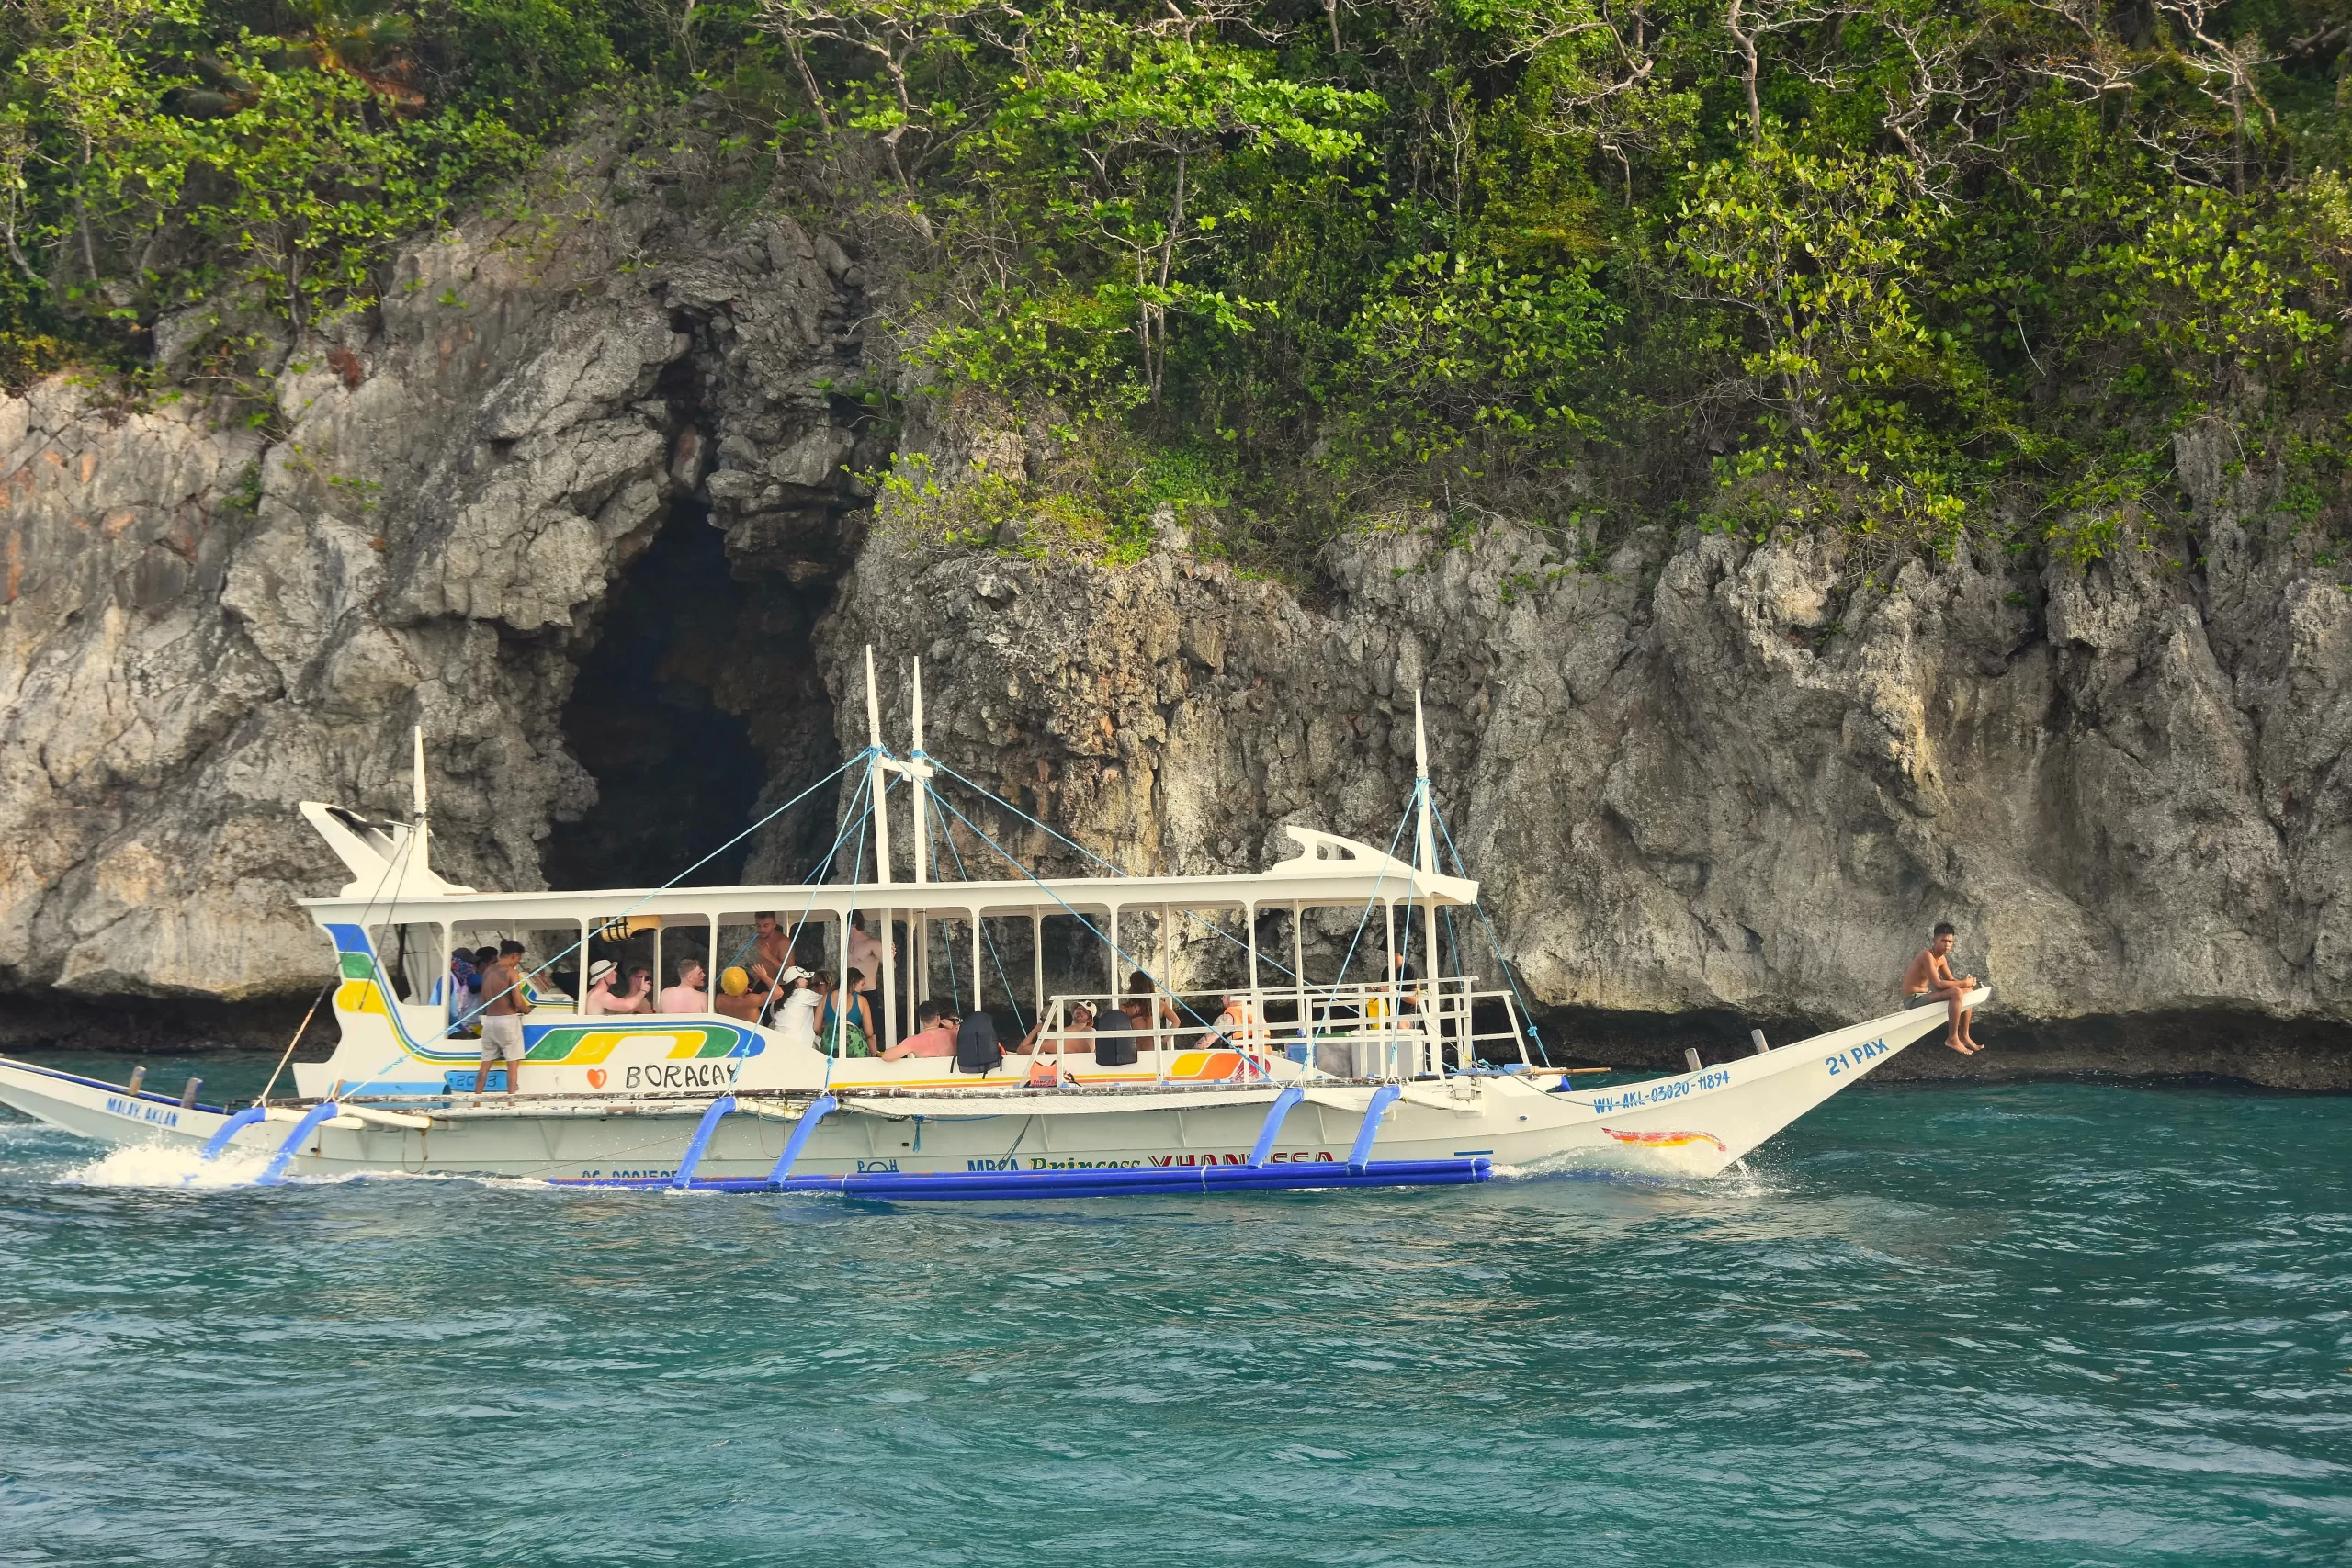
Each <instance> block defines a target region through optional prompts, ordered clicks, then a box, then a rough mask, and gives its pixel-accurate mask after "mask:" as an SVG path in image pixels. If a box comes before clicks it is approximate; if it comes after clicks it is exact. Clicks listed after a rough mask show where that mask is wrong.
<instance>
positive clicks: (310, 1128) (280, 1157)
mask: <svg viewBox="0 0 2352 1568" xmlns="http://www.w3.org/2000/svg"><path fill="white" fill-rule="evenodd" d="M341 1114H343V1107H342V1106H340V1105H337V1104H336V1103H335V1102H334V1100H321V1101H319V1102H318V1103H317V1104H316V1105H313V1106H312V1107H311V1109H310V1110H309V1111H306V1112H305V1113H304V1114H303V1117H302V1119H301V1120H300V1122H295V1123H294V1130H293V1131H292V1132H290V1133H288V1134H286V1141H285V1142H284V1143H282V1144H280V1145H277V1153H276V1154H274V1155H272V1156H269V1163H268V1164H267V1165H266V1166H264V1167H263V1168H262V1172H261V1174H260V1175H259V1176H257V1177H255V1178H254V1186H256V1187H275V1186H277V1184H278V1183H280V1182H282V1181H284V1180H285V1179H286V1167H287V1166H288V1164H289V1163H290V1162H291V1161H292V1160H293V1158H294V1151H295V1150H297V1149H299V1148H300V1147H301V1146H302V1141H303V1140H304V1139H305V1138H308V1137H309V1136H310V1135H311V1134H312V1133H313V1132H315V1131H317V1129H318V1125H319V1123H320V1122H324V1121H326V1120H328V1119H329V1118H331V1117H334V1116H340V1115H341Z"/></svg>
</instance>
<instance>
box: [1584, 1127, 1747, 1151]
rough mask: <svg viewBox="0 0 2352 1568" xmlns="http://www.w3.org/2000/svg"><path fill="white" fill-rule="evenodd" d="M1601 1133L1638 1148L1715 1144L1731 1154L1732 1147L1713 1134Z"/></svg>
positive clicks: (1612, 1129)
mask: <svg viewBox="0 0 2352 1568" xmlns="http://www.w3.org/2000/svg"><path fill="white" fill-rule="evenodd" d="M1601 1131H1602V1132H1604V1133H1606V1134H1609V1135H1610V1136H1611V1137H1612V1138H1614V1139H1616V1140H1617V1141H1618V1142H1619V1143H1621V1144H1632V1145H1634V1146H1635V1147H1636V1148H1644V1149H1679V1148H1683V1147H1686V1146H1687V1145H1691V1144H1713V1145H1715V1147H1716V1148H1718V1149H1721V1150H1722V1151H1723V1152H1724V1153H1725V1154H1729V1153H1731V1145H1729V1144H1726V1143H1724V1141H1723V1140H1722V1139H1721V1138H1718V1137H1716V1136H1715V1135H1714V1134H1713V1133H1621V1132H1619V1131H1618V1130H1617V1129H1616V1128H1614V1127H1603V1128H1602V1129H1601Z"/></svg>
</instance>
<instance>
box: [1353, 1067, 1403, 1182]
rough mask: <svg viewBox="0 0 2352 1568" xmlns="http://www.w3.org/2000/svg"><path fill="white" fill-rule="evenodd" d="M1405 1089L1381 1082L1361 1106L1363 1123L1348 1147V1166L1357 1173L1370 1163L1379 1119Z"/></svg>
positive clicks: (1377, 1134) (1378, 1128)
mask: <svg viewBox="0 0 2352 1568" xmlns="http://www.w3.org/2000/svg"><path fill="white" fill-rule="evenodd" d="M1404 1092H1405V1091H1404V1090H1403V1089H1399V1088H1397V1085H1395V1084H1393V1083H1385V1084H1382V1085H1381V1086H1380V1087H1379V1088H1378V1089H1374V1090H1373V1091H1372V1101H1371V1103H1370V1104H1368V1105H1366V1106H1365V1107H1364V1108H1363V1126H1361V1127H1359V1128H1357V1129H1356V1141H1355V1143H1354V1144H1353V1145H1351V1146H1350V1147H1349V1149H1348V1168H1349V1169H1350V1170H1352V1171H1356V1172H1358V1173H1362V1172H1363V1169H1364V1168H1366V1167H1367V1166H1369V1165H1371V1164H1372V1141H1373V1139H1374V1138H1376V1137H1378V1136H1379V1135H1380V1119H1381V1118H1382V1117H1383V1116H1385V1115H1387V1114H1388V1108H1389V1107H1390V1106H1391V1105H1394V1104H1395V1103H1397V1097H1398V1096H1400V1095H1402V1094H1403V1093H1404Z"/></svg>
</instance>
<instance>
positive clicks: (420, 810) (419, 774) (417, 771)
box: [409, 724, 433, 870]
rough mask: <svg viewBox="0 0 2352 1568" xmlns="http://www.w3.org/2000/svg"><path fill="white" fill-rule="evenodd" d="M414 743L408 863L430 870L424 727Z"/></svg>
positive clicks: (420, 727)
mask: <svg viewBox="0 0 2352 1568" xmlns="http://www.w3.org/2000/svg"><path fill="white" fill-rule="evenodd" d="M415 741H416V749H415V752H414V756H413V761H411V763H410V765H409V766H410V772H409V784H410V790H411V793H412V795H413V799H414V802H415V806H416V825H415V826H414V827H413V828H411V829H409V831H410V833H411V834H412V835H413V837H412V839H411V840H410V844H409V863H410V864H411V865H414V866H420V867H423V868H424V869H426V870H430V869H432V864H433V859H432V851H431V850H430V849H429V848H428V847H427V846H426V844H425V841H424V840H425V818H426V817H427V816H428V815H429V813H428V812H427V811H426V809H425V805H424V726H423V725H421V724H420V725H418V726H417V727H416V734H415Z"/></svg>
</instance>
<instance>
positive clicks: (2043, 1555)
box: [0, 1064, 2352, 1568]
mask: <svg viewBox="0 0 2352 1568" xmlns="http://www.w3.org/2000/svg"><path fill="white" fill-rule="evenodd" d="M198 1070H203V1071H205V1072H206V1076H207V1077H209V1078H212V1079H213V1080H214V1081H215V1082H216V1083H223V1082H227V1081H228V1080H229V1079H230V1078H231V1076H232V1071H233V1069H231V1068H229V1067H227V1066H225V1065H223V1064H212V1065H209V1066H205V1067H203V1068H200V1069H198ZM229 1087H234V1086H233V1083H232V1082H230V1083H229ZM2347 1133H2352V1101H2347V1100H2315V1099H2291V1098H2282V1097H2267V1096H2259V1095H2252V1094H2229V1093H2219V1092H2215V1091H2212V1090H2210V1089H2198V1090H2164V1091H2159V1090H2150V1089H2127V1088H2117V1087H2099V1086H2088V1085H2050V1086H2039V1087H2030V1088H2027V1087H2014V1086H2010V1087H2002V1088H1996V1089H1962V1088H1939V1089H1901V1090H1866V1091H1864V1092H1860V1093H1857V1094H1853V1095H1849V1096H1845V1097H1842V1098H1841V1099H1839V1100H1837V1101H1835V1102H1834V1103H1833V1104H1832V1105H1831V1106H1830V1107H1828V1108H1827V1109H1826V1111H1824V1112H1823V1113H1822V1114H1821V1115H1819V1116H1817V1117H1815V1118H1814V1119H1813V1120H1811V1121H1809V1122H1806V1123H1804V1125H1803V1126H1801V1127H1800V1128H1799V1129H1798V1130H1797V1132H1796V1133H1795V1134H1793V1135H1792V1136H1791V1137H1790V1138H1788V1139H1787V1140H1786V1141H1784V1142H1783V1143H1781V1144H1780V1145H1775V1146H1774V1147H1773V1148H1772V1149H1770V1150H1768V1151H1767V1152H1766V1154H1765V1155H1764V1156H1763V1157H1762V1158H1760V1159H1758V1160H1756V1161H1753V1162H1751V1163H1752V1165H1753V1166H1754V1167H1755V1172H1754V1175H1753V1176H1752V1177H1751V1178H1750V1179H1746V1180H1742V1181H1736V1182H1726V1183H1724V1184H1722V1185H1719V1186H1713V1187H1682V1186H1674V1185H1657V1186H1629V1185H1617V1184H1611V1183H1605V1182H1595V1181H1589V1180H1575V1179H1559V1178H1545V1177H1529V1178H1523V1179H1514V1180H1510V1181H1502V1182H1497V1183H1495V1184H1493V1185H1491V1186H1488V1187H1486V1188H1481V1189H1476V1190H1466V1189H1454V1190H1444V1191H1429V1192H1376V1191H1374V1192H1349V1193H1339V1194H1329V1195H1323V1196H1304V1195H1297V1194H1279V1193H1277V1194H1263V1195H1257V1196H1241V1197H1230V1198H1224V1199H1219V1200H1215V1201H1185V1200H1179V1199H1173V1198H1165V1199H1162V1198H1154V1199H1143V1200H1127V1201H1113V1200H1104V1201H1035V1202H1027V1203H1018V1204H1001V1205H989V1206H979V1207H964V1206H950V1207H944V1208H938V1209H925V1208H922V1207H920V1206H912V1205H910V1206H905V1207H898V1208H893V1207H891V1206H888V1205H884V1204H875V1203H857V1202H842V1201H837V1200H831V1199H821V1198H809V1197H790V1198H777V1199H766V1198H745V1199H740V1200H729V1201H703V1202H692V1203H679V1202H676V1201H669V1200H667V1199H664V1198H663V1197H662V1196H661V1195H659V1194H639V1193H612V1192H602V1193H598V1192H577V1191H564V1190H554V1189H548V1188H545V1187H538V1186H532V1185H528V1184H517V1183H481V1182H471V1181H445V1180H411V1179H401V1180H383V1181H367V1182H355V1183H344V1184H335V1185H324V1186H320V1185H296V1186H292V1187H288V1188H282V1189H277V1190H254V1189H250V1188H243V1189H235V1190H194V1189H186V1188H182V1187H180V1186H179V1185H178V1184H177V1182H176V1179H175V1174H176V1173H175V1172H174V1171H171V1170H166V1169H162V1168H155V1169H149V1168H147V1167H144V1166H141V1165H140V1164H139V1159H138V1157H137V1156H120V1155H118V1156H108V1157H107V1158H100V1159H94V1158H93V1156H92V1152H91V1150H90V1148H89V1146H88V1145H85V1144H81V1143H79V1142H77V1141H75V1140H74V1139H72V1138H69V1137H65V1136H63V1135H62V1134H56V1133H54V1132H52V1131H50V1130H48V1129H43V1128H36V1127H32V1126H29V1125H27V1124H24V1123H21V1122H17V1123H6V1124H0V1434H5V1438H0V1563H10V1564H13V1563H19V1562H22V1563H33V1562H41V1563H55V1562H74V1563H82V1562H89V1563H97V1562H190V1563H214V1562H234V1563H244V1562H292V1561H308V1560H318V1559H324V1560H328V1561H334V1562H431V1563H442V1562H482V1563H508V1564H518V1565H526V1564H527V1565H536V1564H541V1563H546V1564H599V1563H616V1564H617V1563H624V1562H626V1563H679V1564H702V1563H737V1562H807V1563H812V1564H813V1563H822V1564H828V1565H831V1564H837V1563H865V1562H873V1563H889V1564H893V1565H897V1564H913V1563H955V1564H965V1563H998V1562H1020V1563H1023V1564H1024V1565H1030V1564H1039V1565H1050V1564H1060V1563H1071V1564H1080V1563H1083V1564H1090V1565H1091V1564H1096V1563H1100V1562H1104V1561H1106V1560H1107V1561H1114V1562H1119V1563H1120V1564H1121V1565H1122V1568H1127V1565H1130V1564H1137V1565H1140V1564H1157V1563H1161V1562H1167V1563H1179V1562H1181V1563H1184V1564H1187V1565H1188V1568H1190V1565H1193V1564H1197V1563H1199V1562H1204V1561H1212V1562H1214V1561H1242V1560H1283V1561H1289V1562H1301V1563H1329V1564H1357V1563H1363V1564H1381V1565H1384V1568H1386V1565H1394V1564H1410V1563H1431V1564H1440V1563H1443V1564H1457V1563H1478V1564H1482V1565H1483V1564H1519V1563H1526V1564H1538V1563H1540V1564H1545V1565H1547V1568H1548V1565H1551V1564H1556V1563H1559V1562H1580V1561H1589V1560H1601V1559H1613V1558H1618V1557H1638V1558H1642V1559H1645V1560H1649V1561H1655V1562H1668V1563H1677V1564H1680V1563H1693V1564H1713V1563H1805V1564H1813V1563H1832V1564H1842V1563H1854V1564H1861V1563H1870V1564H1873V1565H1877V1564H1886V1563H1899V1562H1937V1563H1955V1562H1956V1563H1987V1564H1992V1563H1999V1564H2005V1565H2006V1564H2018V1563H2026V1564H2039V1563H2049V1564H2061V1563H2065V1564H2072V1563H2084V1562H2092V1563H2133V1562H2165V1563H2197V1564H2200V1565H2201V1564H2207V1563H2237V1562H2246V1563H2253V1562H2328V1561H2342V1560H2343V1559H2344V1557H2345V1554H2346V1552H2347V1551H2352V1503H2347V1498H2352V1162H2347V1161H2346V1159H2345V1158H2344V1157H2343V1154H2342V1150H2343V1149H2344V1147H2345V1146H2346V1134H2347ZM142 1172H143V1173H144V1177H145V1178H150V1179H141V1173H142Z"/></svg>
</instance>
